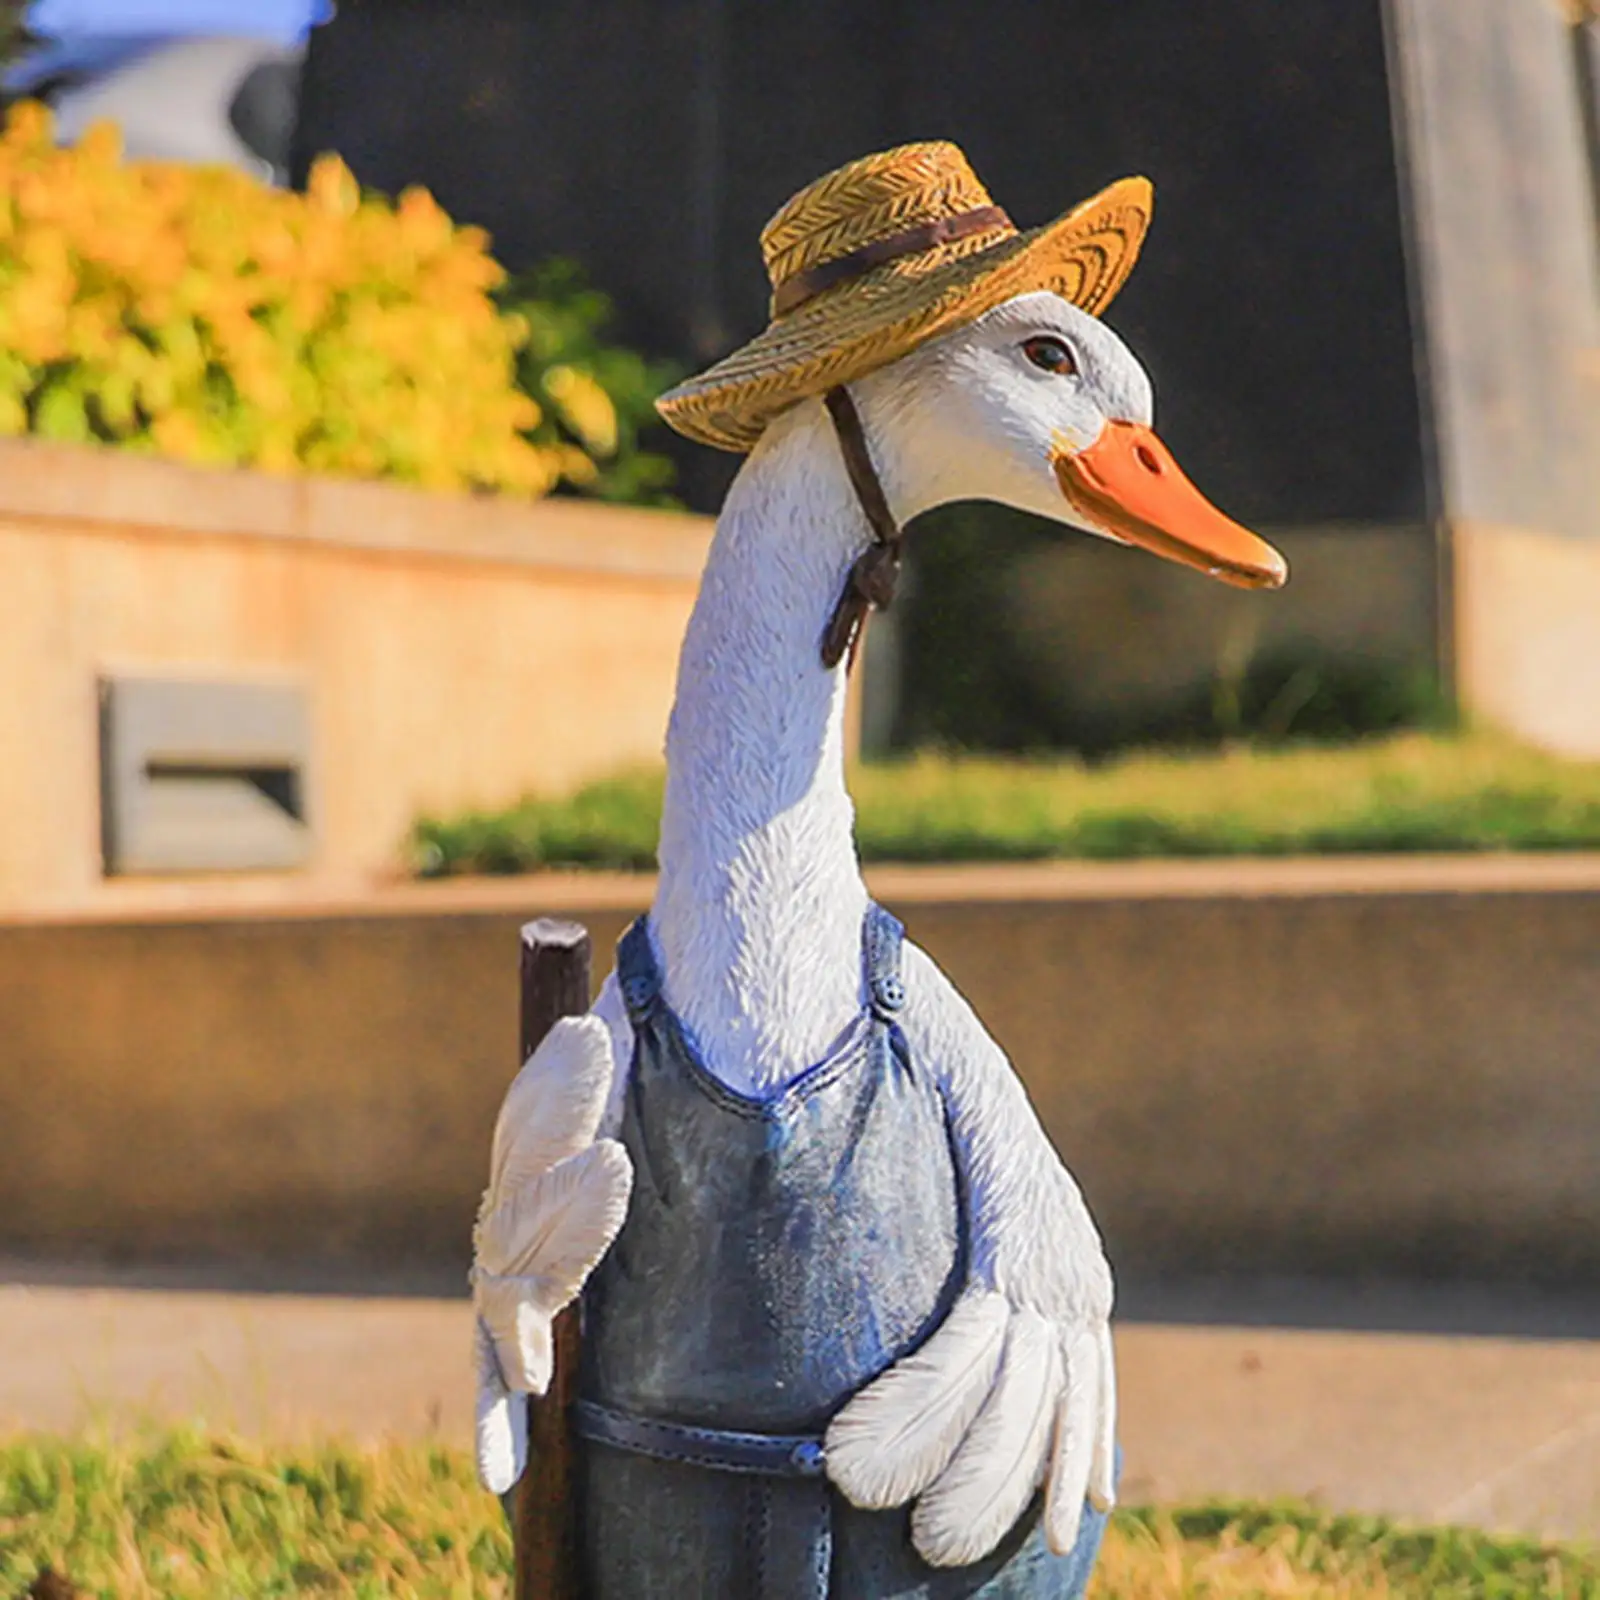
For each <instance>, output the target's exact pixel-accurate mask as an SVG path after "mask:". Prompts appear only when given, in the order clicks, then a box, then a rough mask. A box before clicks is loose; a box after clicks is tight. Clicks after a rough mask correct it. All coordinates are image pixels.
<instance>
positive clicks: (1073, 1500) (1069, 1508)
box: [1044, 1334, 1100, 1556]
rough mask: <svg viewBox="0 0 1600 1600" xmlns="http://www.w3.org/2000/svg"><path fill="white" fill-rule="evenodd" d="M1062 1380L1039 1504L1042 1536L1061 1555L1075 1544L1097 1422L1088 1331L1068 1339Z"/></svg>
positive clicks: (1094, 1351)
mask: <svg viewBox="0 0 1600 1600" xmlns="http://www.w3.org/2000/svg"><path fill="white" fill-rule="evenodd" d="M1065 1379H1066V1381H1065V1384H1064V1386H1063V1388H1062V1391H1061V1401H1060V1403H1059V1404H1058V1405H1057V1406H1056V1421H1055V1441H1054V1443H1053V1444H1052V1445H1051V1449H1050V1475H1049V1478H1048V1480H1047V1482H1048V1487H1047V1489H1046V1491H1045V1502H1044V1533H1045V1540H1046V1542H1047V1543H1048V1544H1049V1546H1050V1549H1051V1551H1052V1552H1053V1553H1054V1554H1056V1555H1058V1556H1064V1555H1065V1554H1066V1553H1067V1552H1068V1551H1069V1550H1070V1549H1071V1548H1072V1547H1073V1545H1074V1544H1075V1543H1076V1542H1077V1539H1078V1526H1079V1524H1080V1523H1081V1522H1082V1520H1083V1498H1084V1492H1085V1490H1086V1488H1087V1487H1088V1483H1089V1464H1090V1461H1091V1458H1092V1457H1093V1455H1094V1447H1095V1438H1096V1434H1097V1432H1098V1429H1097V1427H1096V1424H1097V1422H1098V1420H1099V1414H1098V1406H1097V1403H1096V1402H1097V1398H1098V1393H1099V1389H1100V1350H1099V1342H1098V1340H1097V1339H1096V1338H1095V1336H1094V1335H1093V1334H1083V1335H1081V1336H1079V1337H1078V1338H1076V1339H1074V1340H1073V1341H1072V1343H1071V1345H1070V1346H1069V1347H1068V1349H1067V1354H1066V1373H1065Z"/></svg>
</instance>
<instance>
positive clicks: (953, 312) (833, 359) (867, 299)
mask: <svg viewBox="0 0 1600 1600" xmlns="http://www.w3.org/2000/svg"><path fill="white" fill-rule="evenodd" d="M1153 200H1154V196H1153V193H1152V190H1151V187H1150V183H1149V181H1148V180H1147V179H1145V178H1123V179H1121V180H1119V181H1118V182H1116V183H1113V184H1112V185H1111V186H1110V187H1109V188H1106V189H1103V190H1101V192H1100V193H1099V194H1097V195H1095V196H1094V197H1093V198H1092V199H1089V200H1085V201H1084V202H1083V204H1082V205H1078V206H1074V207H1073V209H1072V210H1071V211H1069V212H1067V214H1066V215H1065V216H1062V217H1058V218H1057V219H1056V220H1055V221H1054V222H1049V223H1046V224H1045V225H1044V226H1043V227H1042V228H1033V229H1030V230H1029V231H1028V232H1026V233H1019V234H1014V235H1012V236H1011V237H1010V238H1007V239H1002V240H1001V241H1000V242H999V243H998V244H994V245H990V246H989V247H987V248H986V249H982V250H979V251H977V252H976V253H973V254H969V255H962V256H960V257H958V258H956V259H954V260H950V261H947V262H945V263H943V264H942V265H938V266H935V267H933V268H932V269H931V270H929V271H925V272H922V273H920V274H917V275H915V276H907V275H904V274H902V273H897V272H896V271H895V266H896V265H897V264H895V263H891V264H889V265H887V266H883V267H877V268H874V269H873V271H871V272H869V273H867V274H865V275H864V276H862V277H860V278H858V279H856V280H854V281H853V282H850V283H847V284H842V285H840V286H839V287H838V288H835V289H831V290H828V291H827V292H825V293H823V294H820V295H818V296H816V297H815V298H814V299H812V300H808V301H806V302H805V303H804V304H803V305H801V306H798V307H797V308H796V309H795V310H793V311H791V312H788V313H787V314H786V315H784V316H781V317H775V318H774V319H773V320H772V322H771V323H769V324H768V326H767V327H766V328H765V329H764V330H763V331H762V332H761V333H759V334H757V335H756V337H755V338H754V339H752V340H750V341H749V343H748V344H743V345H740V346H739V348H738V349H737V350H735V351H733V353H732V354H731V355H728V356H725V357H724V358H723V359H722V360H721V361H719V362H717V364H716V365H715V366H714V367H709V368H707V369H706V371H704V372H702V373H700V374H699V375H698V376H696V377H693V378H690V379H688V380H687V381H686V382H684V383H680V384H679V385H678V386H677V387H676V388H674V389H669V390H668V391H667V392H666V393H665V394H664V395H662V396H661V398H660V399H659V400H657V401H656V409H657V411H659V412H660V413H661V415H662V417H663V418H664V419H665V420H666V421H667V422H668V423H669V424H670V425H671V426H672V427H673V428H675V429H676V430H677V431H678V432H679V433H681V434H684V435H686V436H687V437H688V438H690V439H695V440H698V441H699V442H700V443H701V444H709V445H715V446H716V447H717V448H718V449H720V450H737V451H745V450H749V449H751V448H752V447H753V446H754V445H755V443H756V441H757V440H758V439H760V437H761V434H762V431H763V430H764V429H765V428H766V426H767V424H768V423H769V422H770V421H771V420H772V419H773V418H774V417H775V416H777V414H778V413H779V412H780V411H783V410H785V409H786V408H787V407H789V406H791V405H793V404H794V403H795V402H796V401H797V400H802V399H804V398H806V397H807V396H808V395H817V394H822V393H824V392H825V391H826V390H828V389H831V388H832V387H833V386H834V385H835V384H840V383H850V382H852V381H853V380H854V379H856V378H860V377H863V376H865V374H867V373H868V372H871V371H873V370H875V369H876V368H878V367H882V366H887V365H888V364H889V363H890V362H891V361H898V360H899V359H900V357H901V356H904V355H907V354H909V353H910V352H911V351H912V350H914V349H916V347H917V346H918V345H920V344H923V343H925V342H926V341H927V340H929V339H932V338H936V337H937V336H939V335H940V334H943V333H948V332H950V331H951V330H953V329H955V328H959V327H962V326H964V325H965V324H967V323H969V322H973V321H975V320H976V319H977V318H979V317H981V316H982V315H983V314H984V313H985V312H986V311H992V310H993V309H994V308H995V307H996V306H998V305H1003V304H1004V303H1005V302H1006V301H1007V300H1011V299H1014V298H1015V297H1016V296H1017V295H1019V294H1028V293H1031V292H1033V291H1036V290H1041V289H1045V290H1051V291H1053V292H1054V293H1056V294H1059V295H1060V296H1061V297H1062V298H1063V299H1064V300H1067V301H1069V302H1070V303H1071V304H1072V305H1075V306H1078V307H1080V308H1081V309H1082V310H1084V311H1087V312H1090V313H1091V314H1098V313H1099V312H1100V311H1102V310H1103V309H1104V308H1105V307H1106V306H1107V305H1109V304H1110V302H1111V300H1112V297H1113V296H1114V295H1115V294H1116V292H1117V291H1118V290H1119V289H1120V288H1121V287H1122V285H1123V283H1124V281H1125V280H1126V278H1127V276H1128V274H1129V273H1130V272H1131V271H1132V270H1133V264H1134V262H1135V261H1136V260H1137V259H1138V255H1139V247H1140V245H1141V244H1142V243H1143V242H1144V236H1145V232H1146V230H1147V229H1148V228H1149V225H1150V212H1151V207H1152V204H1153Z"/></svg>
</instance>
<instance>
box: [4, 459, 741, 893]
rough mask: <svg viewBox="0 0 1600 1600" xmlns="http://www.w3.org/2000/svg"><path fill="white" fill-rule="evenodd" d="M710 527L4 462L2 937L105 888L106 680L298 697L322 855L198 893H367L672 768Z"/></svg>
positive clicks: (122, 885)
mask: <svg viewBox="0 0 1600 1600" xmlns="http://www.w3.org/2000/svg"><path fill="white" fill-rule="evenodd" d="M709 536H710V523H709V522H708V521H706V520H705V519H702V518H698V517H688V516H682V515H673V514H670V513H664V512H636V511H625V510H613V509H610V508H604V507H598V506H591V505H584V504H580V503H577V502H573V501H545V502H543V503H540V504H538V505H529V504H526V503H513V502H511V501H508V500H497V499H492V498H475V497H467V496H442V495H428V494H422V493H416V492H411V491H407V490H401V489H396V488H391V487H385V486H379V485H374V484H362V483H350V482H337V481H332V480H314V479H278V478H271V477H265V476H262V475H258V474H251V473H240V472H232V473H229V472H205V471H199V470H195V469H190V468H185V467H181V466H176V465H172V464H169V463H165V462H158V461H151V460H141V459H138V458H135V457H129V456H126V455H121V454H118V453H116V452H112V451H88V450H78V449H72V448H67V447H62V446H51V445H44V444H38V443H32V442H21V441H4V442H0V817H4V819H5V827H4V829H0V913H3V912H5V911H7V910H12V911H15V910H24V909H46V908H65V907H72V906H77V907H88V906H108V905H115V904H118V903H120V902H122V901H124V900H127V899H129V898H130V897H131V898H135V899H138V900H140V901H141V903H147V902H149V901H150V900H151V899H152V898H156V899H160V898H162V897H165V898H168V899H180V900H181V899H187V898H192V897H193V894H194V892H195V891H194V888H193V886H192V885H189V884H185V883H182V882H178V883H171V882H166V883H155V882H147V883H139V882H130V881H126V880H119V881H112V882H107V881H103V880H102V878H101V864H100V854H99V851H100V818H99V788H100V784H99V772H98V763H99V755H98V746H97V708H96V680H97V677H98V676H99V675H101V674H103V673H106V672H115V671H137V672H147V673H156V674H168V673H170V674H182V675H198V676H202V677H216V678H222V679H233V678H244V679H255V678H262V677H265V678H270V679H274V680H277V679H284V678H287V679H289V680H291V681H296V682H300V683H303V684H304V685H305V686H306V688H307V691H308V693H309V698H310V706H311V716H312V741H313V763H314V764H313V768H312V793H311V796H310V810H311V818H312V823H313V827H314V830H315V844H314V853H313V857H312V860H311V862H310V864H309V866H308V867H307V868H306V869H305V870H304V871H302V872H296V873H288V874H281V875H275V876H250V877H242V878H239V879H237V880H235V881H233V882H231V883H229V884H226V885H223V884H219V883H216V882H212V883H209V884H207V885H206V886H205V887H204V890H203V897H204V899H205V900H206V901H207V903H214V902H216V901H217V899H218V898H219V897H225V896H227V895H230V894H231V895H233V896H234V897H236V898H239V899H249V900H262V899H281V898H294V897H299V896H303V895H305V894H306V893H321V894H327V893H330V892H336V891H343V892H355V891H357V890H358V889H360V888H362V887H364V886H366V885H368V884H370V883H371V882H372V881H373V880H374V879H377V878H381V877H383V876H386V875H392V874H393V873H394V872H395V871H396V870H397V868H398V866H399V856H398V851H399V847H400V844H401V842H402V840H403V838H404V835H405V833H406V830H407V828H408V827H409V825H410V823H411V822H412V820H413V819H414V818H415V816H416V815H417V814H418V813H419V812H420V811H424V810H429V809H435V808H437V809H445V808H457V807H464V806H469V805H493V804H501V803H505V802H509V801H511V800H513V799H515V798H516V797H518V796H519V795H521V794H523V793H525V792H528V791H559V790H562V789H566V788H569V787H571V786H573V785H575V784H577V783H580V782H582V781H583V780H585V779H587V778H590V777H593V776H595V775H597V774H601V773H605V772H609V771H612V770H614V769H616V768H618V767H620V766H625V765H628V764H631V763H639V762H645V761H653V760H656V759H658V758H659V754H660V749H661V741H662V736H663V733H664V730H665V726H666V714H667V709H668V706H669V705H670V702H671V696H672V685H673V681H674V678H675V675H676V667H677V655H678V647H679V642H680V639H681V637H682V633H683V628H684V624H685V622H686V620H687V618H688V613H689V608H690V605H691V604H692V601H693V597H694V591H695V588H696V585H697V583H698V579H699V573H700V568H701V566H702V564H703V561H704V557H705V551H706V546H707V543H708V540H709Z"/></svg>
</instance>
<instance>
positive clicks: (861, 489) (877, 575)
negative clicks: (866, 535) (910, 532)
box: [822, 384, 901, 672]
mask: <svg viewBox="0 0 1600 1600" xmlns="http://www.w3.org/2000/svg"><path fill="white" fill-rule="evenodd" d="M823 403H824V404H825V405H826V406H827V408H828V415H829V416H830V417H832V418H833V428H834V432H835V433H836V434H837V435H838V436H839V449H840V451H841V452H842V453H843V455H844V466H845V471H846V472H848V473H849V475H850V483H851V487H853V488H854V489H855V492H856V499H857V500H859V501H860V502H861V510H862V512H863V513H864V514H865V516H866V519H867V525H868V526H869V527H870V528H871V529H872V543H871V544H869V545H868V546H867V548H866V549H865V550H863V551H862V552H861V554H860V555H859V556H857V557H856V559H855V562H854V564H853V565H852V566H851V568H850V575H849V577H847V578H846V579H845V583H844V592H843V593H842V594H841V595H840V596H839V599H838V603H837V604H836V605H835V606H834V608H833V615H832V616H830V617H829V618H828V626H827V627H826V628H825V629H823V632H822V664H823V666H825V667H827V668H829V669H830V670H831V669H832V668H834V667H836V666H838V665H839V663H840V662H841V661H845V660H846V657H848V658H849V659H848V661H847V662H846V665H845V671H846V672H848V671H849V670H850V668H851V667H853V666H854V665H855V664H856V652H857V650H858V649H859V648H860V646H861V637H862V635H863V633H865V631H866V625H867V617H868V616H869V615H870V614H871V612H872V611H873V610H874V608H875V609H877V610H879V611H887V610H888V609H889V603H890V602H891V601H892V600H893V599H894V591H895V585H896V584H897V583H898V582H899V581H900V554H901V533H900V528H899V525H898V524H897V523H896V522H895V520H894V513H893V512H892V511H890V509H889V502H888V500H887V498H886V497H885V495H884V492H883V484H882V483H881V482H880V481H879V479H878V472H877V468H875V467H874V466H873V464H872V455H871V452H870V451H868V449H867V436H866V434H865V433H864V432H863V431H862V428H861V414H860V412H858V411H857V410H856V406H855V401H853V400H852V399H851V398H850V391H849V390H848V389H846V388H845V387H844V385H843V384H838V385H836V386H835V387H834V388H832V389H830V390H828V392H827V394H825V395H824V396H823Z"/></svg>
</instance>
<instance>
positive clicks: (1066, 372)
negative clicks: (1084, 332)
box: [1022, 336, 1078, 378]
mask: <svg viewBox="0 0 1600 1600" xmlns="http://www.w3.org/2000/svg"><path fill="white" fill-rule="evenodd" d="M1022 353H1023V354H1024V355H1025V356H1026V357H1027V358H1028V359H1029V360H1030V361H1031V362H1032V363H1033V364H1034V366H1036V367H1038V368H1039V370H1040V371H1041V372H1053V373H1055V374H1056V376H1057V377H1061V378H1071V377H1075V376H1076V375H1077V371H1078V363H1077V360H1076V359H1075V357H1074V356H1073V354H1072V351H1071V350H1070V349H1069V348H1068V347H1067V345H1066V344H1064V343H1063V342H1062V341H1061V340H1060V339H1051V338H1046V337H1043V336H1041V337H1040V338H1037V339H1026V340H1024V341H1023V345H1022Z"/></svg>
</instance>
